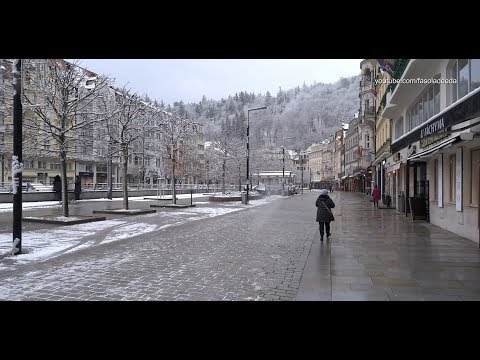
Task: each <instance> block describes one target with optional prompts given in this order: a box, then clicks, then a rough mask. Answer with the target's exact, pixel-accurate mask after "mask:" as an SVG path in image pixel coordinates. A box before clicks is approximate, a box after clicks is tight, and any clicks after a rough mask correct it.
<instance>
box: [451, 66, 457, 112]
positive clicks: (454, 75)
mask: <svg viewBox="0 0 480 360" xmlns="http://www.w3.org/2000/svg"><path fill="white" fill-rule="evenodd" d="M451 78H452V79H455V80H456V81H455V84H449V87H450V96H451V98H452V101H451V102H450V104H453V103H454V102H455V101H457V99H458V96H457V83H458V73H457V62H456V61H455V63H454V64H453V66H452V71H451Z"/></svg>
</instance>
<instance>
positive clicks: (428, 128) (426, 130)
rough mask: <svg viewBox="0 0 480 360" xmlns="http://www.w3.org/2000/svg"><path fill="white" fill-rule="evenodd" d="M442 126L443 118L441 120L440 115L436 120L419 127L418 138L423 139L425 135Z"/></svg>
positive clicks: (440, 128)
mask: <svg viewBox="0 0 480 360" xmlns="http://www.w3.org/2000/svg"><path fill="white" fill-rule="evenodd" d="M444 128H445V120H443V117H441V118H440V119H438V120H437V121H434V122H432V123H430V124H428V125H427V126H425V127H424V128H422V129H420V139H423V138H424V137H426V136H429V135H432V134H434V133H436V132H437V131H439V130H442V129H444Z"/></svg>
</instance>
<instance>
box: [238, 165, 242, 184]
mask: <svg viewBox="0 0 480 360" xmlns="http://www.w3.org/2000/svg"><path fill="white" fill-rule="evenodd" d="M238 191H242V167H241V166H240V164H238Z"/></svg>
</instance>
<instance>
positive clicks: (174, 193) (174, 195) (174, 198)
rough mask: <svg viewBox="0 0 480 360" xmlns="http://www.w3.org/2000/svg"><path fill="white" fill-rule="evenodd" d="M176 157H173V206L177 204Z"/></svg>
mask: <svg viewBox="0 0 480 360" xmlns="http://www.w3.org/2000/svg"><path fill="white" fill-rule="evenodd" d="M175 164H176V162H175V155H174V157H172V204H174V205H176V204H177V192H176V191H175Z"/></svg>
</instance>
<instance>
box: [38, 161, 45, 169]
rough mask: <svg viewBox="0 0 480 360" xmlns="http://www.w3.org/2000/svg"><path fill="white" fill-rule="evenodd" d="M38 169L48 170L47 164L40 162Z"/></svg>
mask: <svg viewBox="0 0 480 360" xmlns="http://www.w3.org/2000/svg"><path fill="white" fill-rule="evenodd" d="M38 168H39V169H46V168H47V163H46V162H45V161H39V162H38Z"/></svg>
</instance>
